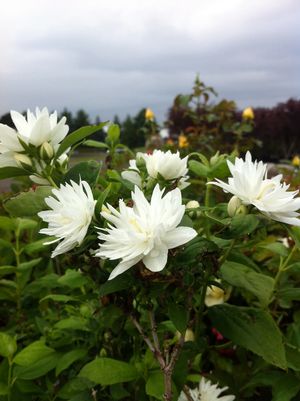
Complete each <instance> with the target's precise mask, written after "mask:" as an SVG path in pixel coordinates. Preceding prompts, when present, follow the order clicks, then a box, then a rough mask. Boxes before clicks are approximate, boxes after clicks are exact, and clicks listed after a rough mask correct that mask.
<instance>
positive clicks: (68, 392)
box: [58, 376, 93, 401]
mask: <svg viewBox="0 0 300 401" xmlns="http://www.w3.org/2000/svg"><path fill="white" fill-rule="evenodd" d="M91 387H93V383H92V382H90V381H89V380H88V379H85V378H83V377H78V376H77V377H74V378H72V379H69V381H68V382H67V383H66V384H65V385H64V386H63V387H62V389H60V390H59V392H58V396H59V398H62V399H64V400H68V401H71V399H73V398H72V397H73V396H76V395H78V394H80V393H82V392H83V391H84V390H86V389H88V388H91ZM88 399H90V397H89V398H88ZM79 400H80V399H79ZM83 400H85V398H84V399H83Z"/></svg>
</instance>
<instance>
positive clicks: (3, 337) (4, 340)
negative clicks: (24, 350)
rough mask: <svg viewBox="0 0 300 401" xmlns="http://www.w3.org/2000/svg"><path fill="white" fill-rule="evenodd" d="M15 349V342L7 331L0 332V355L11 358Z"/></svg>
mask: <svg viewBox="0 0 300 401" xmlns="http://www.w3.org/2000/svg"><path fill="white" fill-rule="evenodd" d="M16 350H17V342H16V340H15V338H14V337H12V336H10V335H9V334H7V333H0V355H2V356H4V357H5V358H11V357H12V356H13V354H14V353H15V352H16Z"/></svg>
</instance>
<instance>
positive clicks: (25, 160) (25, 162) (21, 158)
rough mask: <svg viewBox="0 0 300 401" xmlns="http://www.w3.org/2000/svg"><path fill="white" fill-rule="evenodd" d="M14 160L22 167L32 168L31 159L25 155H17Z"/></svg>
mask: <svg viewBox="0 0 300 401" xmlns="http://www.w3.org/2000/svg"><path fill="white" fill-rule="evenodd" d="M14 158H15V161H16V162H17V163H18V165H19V166H20V167H25V168H26V167H28V166H32V161H31V160H30V159H29V157H28V156H26V155H23V154H22V153H15V155H14Z"/></svg>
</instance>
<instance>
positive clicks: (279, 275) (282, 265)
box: [274, 244, 297, 288]
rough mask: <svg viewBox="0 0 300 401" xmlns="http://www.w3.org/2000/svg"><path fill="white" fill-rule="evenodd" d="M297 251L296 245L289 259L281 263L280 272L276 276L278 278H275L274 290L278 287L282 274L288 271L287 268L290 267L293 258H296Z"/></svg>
mask: <svg viewBox="0 0 300 401" xmlns="http://www.w3.org/2000/svg"><path fill="white" fill-rule="evenodd" d="M296 250H297V246H296V244H295V245H294V246H293V248H292V250H291V252H290V253H289V255H288V256H287V258H286V259H285V261H284V262H283V263H282V262H281V263H280V265H279V268H278V272H277V274H276V276H275V278H274V288H276V287H277V285H278V282H279V280H280V278H281V275H282V273H283V272H284V271H285V270H287V266H288V264H289V262H290V260H291V259H292V257H293V256H294V254H295V252H296Z"/></svg>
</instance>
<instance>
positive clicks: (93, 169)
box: [63, 160, 101, 187]
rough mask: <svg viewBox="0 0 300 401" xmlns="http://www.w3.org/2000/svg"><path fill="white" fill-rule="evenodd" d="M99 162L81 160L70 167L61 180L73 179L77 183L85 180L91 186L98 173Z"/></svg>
mask: <svg viewBox="0 0 300 401" xmlns="http://www.w3.org/2000/svg"><path fill="white" fill-rule="evenodd" d="M100 169H101V163H98V162H96V161H95V160H90V161H87V162H81V163H78V164H76V165H75V166H74V167H72V168H71V169H70V170H69V171H68V172H67V174H66V175H65V176H64V178H63V182H70V181H71V180H72V181H75V182H77V183H79V182H80V180H81V181H86V182H88V183H89V185H90V186H91V187H93V186H94V185H95V183H96V181H97V178H98V175H99V173H100Z"/></svg>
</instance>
